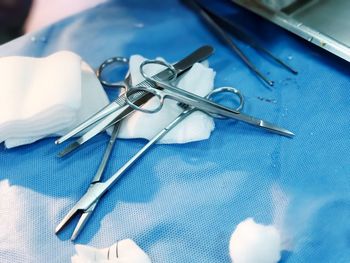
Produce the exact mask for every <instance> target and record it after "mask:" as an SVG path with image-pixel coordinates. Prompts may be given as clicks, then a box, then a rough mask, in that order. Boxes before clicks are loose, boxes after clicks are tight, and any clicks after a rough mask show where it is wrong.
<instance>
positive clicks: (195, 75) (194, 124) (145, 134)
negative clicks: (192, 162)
mask: <svg viewBox="0 0 350 263" xmlns="http://www.w3.org/2000/svg"><path fill="white" fill-rule="evenodd" d="M144 60H145V58H143V57H141V56H139V55H134V56H131V58H130V65H129V67H130V73H131V77H132V84H133V85H135V84H137V83H139V82H141V81H143V80H144V78H143V76H142V75H141V73H140V64H141V63H142V62H143V61H144ZM148 69H150V70H149V71H148ZM163 69H164V67H162V66H160V65H150V66H149V67H147V71H148V72H147V73H148V74H151V75H154V74H156V73H157V72H159V71H161V70H163ZM214 77H215V72H214V71H213V70H212V69H211V68H208V67H206V66H204V65H202V64H200V63H196V64H194V65H193V67H192V68H191V69H190V70H189V71H188V72H187V73H186V75H185V76H183V77H182V78H181V79H180V81H179V82H178V84H177V86H178V87H179V88H182V89H184V90H187V91H190V92H193V93H195V94H197V95H199V96H202V97H205V96H206V95H207V94H208V93H209V92H210V91H211V90H212V89H213V86H214ZM157 104H158V101H157V99H156V98H153V99H151V100H150V101H148V102H147V103H146V104H145V105H144V106H145V107H146V108H149V109H150V108H154V107H155V106H156V105H157ZM182 111H183V109H182V108H181V107H179V106H177V102H176V101H174V100H171V99H166V100H165V103H164V106H163V108H162V109H161V110H160V111H159V112H156V113H143V112H138V111H137V112H135V113H134V114H132V115H131V116H130V117H128V118H127V119H126V120H125V121H123V122H122V125H121V128H120V131H119V137H120V138H144V139H148V140H149V139H151V138H152V137H153V136H154V135H156V134H157V133H158V132H159V131H161V130H162V129H163V128H165V127H166V126H167V125H168V124H169V123H170V122H171V121H173V120H174V119H175V118H176V117H177V116H178V115H179V114H180V113H181V112H182ZM214 127H215V126H214V121H213V119H212V118H211V117H209V116H208V115H207V114H205V113H203V112H199V111H196V112H194V113H192V114H191V115H190V116H188V117H187V118H186V119H185V120H183V121H182V122H181V123H180V124H178V125H177V126H176V127H175V128H174V129H173V130H171V131H170V132H169V133H168V134H167V135H165V136H164V138H163V139H162V140H161V141H160V143H187V142H192V141H199V140H204V139H208V138H209V136H210V133H211V131H212V130H213V129H214Z"/></svg>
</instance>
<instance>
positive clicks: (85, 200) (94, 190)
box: [55, 87, 244, 237]
mask: <svg viewBox="0 0 350 263" xmlns="http://www.w3.org/2000/svg"><path fill="white" fill-rule="evenodd" d="M220 92H230V93H233V94H235V95H236V96H238V98H239V106H238V107H237V108H236V109H235V111H239V110H240V109H241V108H242V107H243V104H244V98H243V96H242V94H241V93H240V91H239V90H237V89H235V88H232V87H223V88H219V89H215V90H213V91H212V92H210V93H209V94H208V95H207V96H206V98H207V99H209V98H210V97H212V96H214V95H215V94H218V93H220ZM179 106H180V107H182V108H184V111H183V112H182V113H181V114H180V115H179V116H178V117H177V118H175V119H174V120H173V121H172V122H170V123H169V124H168V125H167V126H166V127H165V128H164V129H163V130H161V131H160V132H159V133H158V134H157V135H155V136H154V137H153V138H152V139H151V140H150V141H149V142H148V143H147V144H145V145H144V146H143V147H142V148H141V149H140V150H139V151H138V152H137V153H136V154H135V155H134V156H133V157H132V158H131V159H130V160H129V161H127V162H126V163H125V164H124V165H123V166H122V167H121V168H120V169H119V170H118V171H117V172H116V173H115V174H114V175H112V177H110V178H109V179H108V180H107V181H105V182H101V180H100V178H99V179H98V180H96V181H95V180H93V182H92V183H91V184H90V186H89V188H88V190H87V191H86V192H85V194H84V195H83V196H82V197H81V198H80V199H79V201H78V202H77V203H76V204H75V205H74V206H73V207H72V208H71V210H70V211H69V212H68V213H67V215H66V216H65V217H64V218H63V219H62V221H61V222H60V223H59V224H58V226H57V227H56V229H55V233H56V234H57V233H58V232H59V231H61V230H62V229H63V227H64V226H65V225H66V224H67V223H68V222H69V221H70V220H71V219H72V218H73V217H74V216H75V215H76V214H77V213H78V212H82V213H83V214H82V217H81V219H82V220H85V219H84V218H85V217H90V215H91V211H92V210H93V209H94V208H95V207H96V204H97V202H98V200H99V199H100V198H101V197H102V195H104V194H105V193H106V192H107V191H108V189H110V188H111V187H112V186H113V185H114V184H115V183H116V182H117V180H118V179H119V178H120V177H121V176H122V175H123V174H124V173H125V172H126V171H127V170H128V169H129V168H130V167H131V166H132V165H133V164H134V163H135V162H136V161H137V160H139V159H140V158H141V157H142V156H143V155H144V154H145V153H146V152H147V151H148V150H149V149H150V148H151V146H153V145H154V144H155V143H157V142H158V141H159V140H160V139H161V138H163V137H164V136H165V135H166V134H167V133H168V132H169V131H171V130H172V129H173V128H174V127H175V126H176V125H178V124H179V123H180V122H181V121H183V120H184V119H185V118H186V117H187V116H189V115H190V114H192V113H193V112H194V111H196V110H198V109H197V108H195V107H191V106H188V105H179ZM79 222H80V220H79ZM79 222H78V225H77V227H76V229H79V230H81V228H82V226H83V225H84V224H80V225H79ZM83 222H85V223H86V220H85V221H83ZM79 230H78V231H79ZM79 232H80V231H79ZM73 237H76V236H74V233H73Z"/></svg>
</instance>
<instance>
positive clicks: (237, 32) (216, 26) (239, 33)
mask: <svg viewBox="0 0 350 263" xmlns="http://www.w3.org/2000/svg"><path fill="white" fill-rule="evenodd" d="M182 1H183V2H185V3H186V4H188V5H189V6H190V7H191V8H192V9H194V10H195V11H196V12H197V13H198V14H199V15H200V16H201V17H202V18H203V19H204V21H205V22H206V23H207V24H208V25H209V26H210V27H211V28H212V29H213V31H214V32H215V33H216V34H217V35H218V36H219V37H220V38H221V39H222V41H223V42H225V43H226V44H227V45H228V47H229V48H231V49H232V50H233V51H234V52H235V53H236V54H237V55H238V56H239V58H240V59H241V60H242V61H243V62H244V63H245V64H246V65H247V66H248V68H250V69H251V70H252V71H253V72H254V73H255V74H256V75H257V76H258V77H259V78H260V79H262V80H263V81H264V82H265V83H267V84H268V85H269V86H273V85H274V82H273V81H272V80H270V79H268V77H267V76H265V75H264V74H263V73H262V72H261V71H260V70H259V69H258V68H257V67H256V66H255V65H254V64H253V63H252V62H251V60H250V59H249V58H248V57H247V56H246V55H245V54H244V53H243V51H242V50H241V49H240V48H239V47H238V46H237V45H236V44H235V42H234V41H233V40H232V39H231V37H230V36H229V34H228V33H227V32H226V31H225V29H224V28H226V29H227V30H228V31H230V32H231V33H232V34H233V35H234V36H236V37H237V38H239V39H241V40H242V41H244V42H246V43H247V44H248V45H250V46H252V47H254V48H256V49H257V50H259V51H261V52H263V53H265V55H267V56H268V57H270V58H271V59H272V60H274V61H275V62H277V63H278V64H280V65H281V66H283V67H284V68H286V69H287V70H289V71H290V72H292V73H293V74H298V72H297V71H296V70H295V69H293V68H292V67H290V66H289V65H288V64H286V63H285V62H283V61H282V60H281V59H279V58H277V57H276V56H275V55H273V54H272V53H271V52H270V51H268V50H267V49H265V48H264V47H262V46H260V45H259V44H258V43H257V42H256V41H255V40H254V39H253V38H252V37H251V36H249V35H248V34H247V33H246V32H244V31H243V30H242V29H241V28H239V27H238V26H237V25H235V24H233V23H232V22H231V21H229V20H227V19H225V18H223V17H221V16H219V15H217V14H215V13H214V12H212V11H210V10H209V9H208V8H205V7H204V6H203V5H201V4H200V3H199V2H198V1H197V0H182Z"/></svg>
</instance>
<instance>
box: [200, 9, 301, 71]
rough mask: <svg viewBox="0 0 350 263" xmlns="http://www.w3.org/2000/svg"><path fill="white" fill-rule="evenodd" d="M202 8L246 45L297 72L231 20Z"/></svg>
mask: <svg viewBox="0 0 350 263" xmlns="http://www.w3.org/2000/svg"><path fill="white" fill-rule="evenodd" d="M202 8H203V10H205V11H206V12H207V13H208V14H209V16H211V17H212V18H213V19H214V20H217V21H218V23H219V24H222V25H224V26H225V27H226V28H227V29H228V30H229V31H230V32H231V33H232V34H234V35H235V36H236V37H237V38H239V39H241V40H242V41H244V42H246V43H247V44H248V45H250V46H252V47H254V48H255V49H257V50H259V51H261V52H263V53H265V54H266V55H267V56H268V57H270V58H271V59H272V60H274V61H275V62H277V63H278V64H280V65H281V66H283V67H284V68H286V69H287V70H289V71H290V72H292V73H293V74H298V71H297V70H295V69H294V68H292V67H291V66H289V65H288V64H287V63H285V62H284V61H283V60H282V59H280V58H278V57H277V56H275V55H274V54H273V53H271V52H270V51H269V50H267V49H266V48H264V47H263V46H261V45H260V44H259V43H258V42H256V40H255V39H253V38H252V37H251V36H249V35H248V34H247V33H246V32H244V31H243V30H242V29H241V28H240V27H239V26H237V25H236V24H234V23H233V22H232V21H230V20H228V19H226V18H225V17H221V16H219V15H217V14H215V13H214V12H212V11H211V10H209V9H207V8H205V7H203V6H202Z"/></svg>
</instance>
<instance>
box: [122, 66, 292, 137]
mask: <svg viewBox="0 0 350 263" xmlns="http://www.w3.org/2000/svg"><path fill="white" fill-rule="evenodd" d="M148 64H160V65H163V66H165V67H166V68H167V69H168V70H169V71H172V72H173V74H174V78H176V71H175V70H174V68H173V67H172V65H170V64H168V63H166V62H164V61H160V60H146V61H144V62H143V63H141V65H140V71H141V74H142V75H143V77H144V78H145V79H146V80H148V81H149V82H153V83H154V84H155V85H153V86H152V87H147V86H138V87H130V88H129V90H128V91H127V93H126V101H127V103H128V104H129V105H130V106H131V107H133V108H134V109H136V110H139V111H142V112H147V113H152V112H157V111H159V110H160V109H161V108H162V107H163V104H164V100H165V99H166V98H170V99H173V100H176V101H178V102H180V103H184V104H187V105H190V106H193V107H195V108H197V109H198V110H201V111H204V112H207V113H211V114H215V115H220V116H225V117H228V118H232V119H236V120H239V121H242V122H245V123H247V124H250V125H253V126H256V127H259V128H263V129H265V130H267V131H269V132H273V133H276V134H279V135H283V136H286V137H293V136H294V133H292V132H291V131H289V130H287V129H285V128H280V127H277V126H276V125H274V124H272V123H269V122H267V121H264V120H262V119H258V118H255V117H252V116H249V115H246V114H243V113H241V112H239V111H236V110H233V109H230V108H228V107H225V106H223V105H221V104H218V103H215V102H213V101H211V100H209V99H206V98H202V97H200V96H198V95H195V94H193V93H191V92H188V91H185V90H183V89H180V88H178V87H176V86H175V85H173V84H172V83H171V82H170V81H162V80H158V79H155V78H153V77H150V76H148V75H147V74H146V72H145V69H144V68H145V66H146V65H148ZM154 86H156V88H154ZM140 90H142V91H144V92H146V93H152V94H153V95H154V96H155V97H157V98H158V99H159V104H158V105H157V107H155V108H153V109H145V108H142V107H140V106H138V105H135V104H134V103H133V102H132V100H129V97H131V96H132V95H133V94H134V93H135V92H139V91H140Z"/></svg>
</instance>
